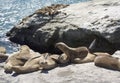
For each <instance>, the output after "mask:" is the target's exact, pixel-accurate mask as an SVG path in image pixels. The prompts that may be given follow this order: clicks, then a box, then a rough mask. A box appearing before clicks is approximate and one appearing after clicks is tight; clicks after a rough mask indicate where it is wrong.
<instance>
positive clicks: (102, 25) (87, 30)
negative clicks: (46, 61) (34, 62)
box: [7, 0, 120, 53]
mask: <svg viewBox="0 0 120 83" xmlns="http://www.w3.org/2000/svg"><path fill="white" fill-rule="evenodd" d="M61 8H63V9H61ZM119 12H120V0H92V1H88V2H83V3H78V4H72V5H69V6H66V5H57V6H56V5H53V6H50V7H45V8H43V9H40V10H37V11H36V12H35V13H34V14H32V15H30V16H28V17H26V18H24V19H23V20H22V22H20V23H19V24H17V25H16V26H15V27H13V28H12V29H11V30H10V31H9V32H8V33H7V35H8V36H9V38H10V40H11V41H13V42H16V43H20V44H27V45H29V46H30V47H31V48H33V49H35V50H37V51H39V52H41V53H42V52H51V53H57V52H59V51H58V50H56V48H54V45H55V43H57V42H60V41H62V42H64V43H66V44H67V45H69V46H71V47H78V46H87V47H88V46H89V45H90V43H91V42H92V41H93V40H94V39H96V40H97V43H96V45H95V46H94V48H93V51H105V52H109V53H114V52H115V51H116V50H117V49H120V36H119V35H120V13H119Z"/></svg>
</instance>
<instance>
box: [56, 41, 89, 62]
mask: <svg viewBox="0 0 120 83" xmlns="http://www.w3.org/2000/svg"><path fill="white" fill-rule="evenodd" d="M56 47H57V48H59V49H60V50H61V51H62V52H63V53H65V55H64V56H65V57H67V60H68V59H69V60H68V61H70V62H72V63H80V62H81V60H83V59H84V58H85V57H87V55H88V53H89V50H88V49H87V48H86V47H78V48H71V47H69V46H67V45H66V44H65V43H62V42H59V43H57V44H56Z"/></svg>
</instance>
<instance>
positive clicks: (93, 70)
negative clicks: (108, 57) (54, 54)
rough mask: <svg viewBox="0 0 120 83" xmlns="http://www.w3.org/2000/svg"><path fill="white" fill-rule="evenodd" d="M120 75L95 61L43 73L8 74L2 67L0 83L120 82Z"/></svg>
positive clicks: (0, 69)
mask: <svg viewBox="0 0 120 83" xmlns="http://www.w3.org/2000/svg"><path fill="white" fill-rule="evenodd" d="M0 65H1V63H0ZM119 77H120V74H119V71H113V70H108V69H104V68H99V67H96V66H94V64H93V63H86V64H75V65H68V66H66V67H57V68H55V69H52V70H49V71H43V72H42V73H41V71H37V72H33V73H28V74H20V75H15V74H6V73H4V70H3V68H1V67H0V83H39V82H40V83H80V82H81V83H119V82H120V79H119ZM51 79H52V80H51Z"/></svg>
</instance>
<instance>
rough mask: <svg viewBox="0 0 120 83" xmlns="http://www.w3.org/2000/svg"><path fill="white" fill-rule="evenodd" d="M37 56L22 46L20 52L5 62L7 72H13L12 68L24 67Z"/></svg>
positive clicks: (25, 46)
mask: <svg viewBox="0 0 120 83" xmlns="http://www.w3.org/2000/svg"><path fill="white" fill-rule="evenodd" d="M33 56H36V53H34V52H31V51H30V48H29V47H28V46H27V45H22V46H21V47H20V51H18V52H15V53H13V54H12V55H10V56H9V57H8V59H7V60H6V62H5V65H4V69H5V72H12V70H11V67H12V66H23V65H24V64H25V62H26V61H27V60H28V59H30V58H31V57H33Z"/></svg>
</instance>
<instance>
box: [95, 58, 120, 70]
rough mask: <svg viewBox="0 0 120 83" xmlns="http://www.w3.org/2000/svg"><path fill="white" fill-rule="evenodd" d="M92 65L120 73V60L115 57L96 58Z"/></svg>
mask: <svg viewBox="0 0 120 83" xmlns="http://www.w3.org/2000/svg"><path fill="white" fill-rule="evenodd" d="M94 64H95V65H96V66H99V67H103V68H107V69H112V70H119V71H120V58H117V57H112V56H97V57H96V58H95V60H94Z"/></svg>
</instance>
